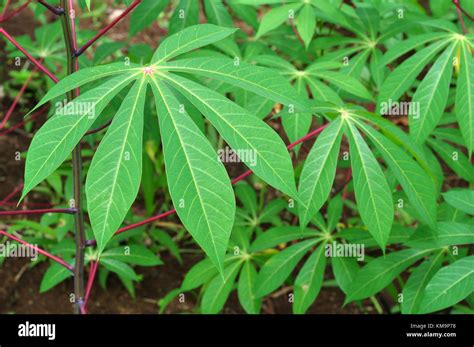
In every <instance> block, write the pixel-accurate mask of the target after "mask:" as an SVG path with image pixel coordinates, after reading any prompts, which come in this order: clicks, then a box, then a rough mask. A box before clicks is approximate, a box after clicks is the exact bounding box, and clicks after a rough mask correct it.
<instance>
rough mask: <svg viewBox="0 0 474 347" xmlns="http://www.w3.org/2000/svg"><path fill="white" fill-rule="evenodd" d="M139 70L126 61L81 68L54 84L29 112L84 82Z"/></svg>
mask: <svg viewBox="0 0 474 347" xmlns="http://www.w3.org/2000/svg"><path fill="white" fill-rule="evenodd" d="M138 70H139V69H138V68H137V65H135V64H131V65H129V66H128V65H125V64H124V63H115V64H108V65H101V66H94V67H89V68H86V69H83V70H79V71H77V72H75V73H73V74H72V75H68V76H66V77H64V78H63V79H62V80H60V81H59V82H58V83H56V84H55V85H53V87H52V88H51V89H50V90H48V92H47V93H46V95H45V96H43V97H42V98H41V100H40V102H38V104H37V105H36V106H35V107H34V108H33V109H32V110H31V111H30V112H28V114H30V113H31V112H33V111H35V110H36V109H38V108H39V107H41V106H43V105H44V104H46V103H47V102H48V101H51V100H53V99H55V98H57V97H60V96H61V95H65V94H66V93H67V92H69V91H71V90H73V89H75V88H78V87H80V86H82V85H84V84H87V83H90V82H94V81H97V80H98V79H101V78H105V77H110V76H114V75H120V74H122V75H123V76H125V74H126V73H133V72H134V71H137V72H138ZM122 78H123V77H122Z"/></svg>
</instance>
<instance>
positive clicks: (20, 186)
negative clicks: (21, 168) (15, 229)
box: [0, 183, 23, 206]
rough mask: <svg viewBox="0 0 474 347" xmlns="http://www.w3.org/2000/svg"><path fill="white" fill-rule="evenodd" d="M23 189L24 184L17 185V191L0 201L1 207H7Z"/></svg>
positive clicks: (14, 190)
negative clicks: (6, 204)
mask: <svg viewBox="0 0 474 347" xmlns="http://www.w3.org/2000/svg"><path fill="white" fill-rule="evenodd" d="M22 189H23V183H21V184H19V185H17V186H16V187H15V189H13V190H12V191H11V192H10V193H9V194H8V195H7V196H6V197H4V198H3V200H2V201H0V206H2V205H5V203H7V202H9V201H10V199H11V198H13V197H14V196H15V195H16V194H17V193H19V192H20V191H21V190H22Z"/></svg>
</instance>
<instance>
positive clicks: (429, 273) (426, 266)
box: [401, 251, 445, 314]
mask: <svg viewBox="0 0 474 347" xmlns="http://www.w3.org/2000/svg"><path fill="white" fill-rule="evenodd" d="M444 254H445V253H444V251H441V252H439V253H438V254H436V255H434V256H432V257H431V258H428V259H426V260H425V261H424V262H423V263H422V264H420V265H419V266H418V267H417V268H416V269H415V270H413V273H412V274H411V275H410V277H409V278H408V281H407V282H406V283H405V285H404V286H403V292H402V294H403V301H402V304H401V310H402V313H403V314H414V313H417V312H418V309H419V308H420V304H421V300H422V299H423V295H422V294H423V290H424V289H425V287H426V285H427V284H428V282H429V281H430V280H431V278H432V277H433V275H434V274H435V273H436V271H438V269H439V268H440V267H441V263H442V261H443V258H444Z"/></svg>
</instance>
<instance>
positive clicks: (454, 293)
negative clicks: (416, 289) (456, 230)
mask: <svg viewBox="0 0 474 347" xmlns="http://www.w3.org/2000/svg"><path fill="white" fill-rule="evenodd" d="M472 292H474V256H469V257H465V258H462V259H460V260H457V261H455V262H454V263H452V264H451V265H448V266H446V267H443V268H442V269H441V270H439V271H438V272H437V273H436V274H435V275H434V276H433V278H432V279H431V281H430V282H429V283H428V285H427V286H426V289H425V290H424V292H423V300H422V302H421V305H420V310H419V312H420V313H429V312H434V311H439V310H442V309H444V308H446V307H449V306H452V305H454V304H456V303H458V302H459V301H461V300H463V299H464V298H466V297H467V296H468V295H469V294H471V293H472Z"/></svg>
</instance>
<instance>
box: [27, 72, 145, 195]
mask: <svg viewBox="0 0 474 347" xmlns="http://www.w3.org/2000/svg"><path fill="white" fill-rule="evenodd" d="M135 78H136V74H132V75H130V76H128V77H126V78H124V77H123V76H117V77H114V78H112V79H111V80H110V81H107V82H105V83H104V84H102V85H100V86H98V87H96V88H94V89H92V90H90V91H88V92H86V93H84V94H82V95H80V96H79V97H78V98H77V99H75V100H73V101H72V102H70V103H68V104H67V105H66V106H65V107H64V108H63V109H62V110H63V111H64V113H67V114H59V110H57V112H56V114H55V115H54V116H53V117H52V118H50V119H48V121H47V122H46V123H45V124H44V125H43V126H42V127H41V129H40V130H38V132H37V133H36V135H35V137H34V138H33V140H32V141H31V144H30V148H29V151H28V155H27V157H26V164H25V186H24V188H23V194H22V197H21V199H23V198H24V197H25V196H26V194H28V192H29V191H31V189H33V188H34V187H35V186H36V185H37V184H38V183H40V182H41V181H43V180H44V179H45V178H47V177H48V176H49V175H51V174H52V173H53V172H54V171H55V170H56V169H57V168H58V167H59V166H60V165H61V163H62V162H63V161H64V160H66V158H67V157H68V156H69V154H70V153H71V152H72V150H73V148H74V147H75V146H76V144H77V143H78V142H79V141H80V140H81V138H82V136H83V135H84V134H85V132H86V131H87V130H89V128H90V127H91V125H92V124H93V123H94V122H95V120H96V119H97V117H98V116H99V115H100V113H101V112H102V111H103V110H104V108H105V107H106V106H107V104H108V103H109V102H110V101H111V100H112V99H113V98H114V96H115V95H117V94H118V93H119V92H120V91H121V90H122V89H123V88H124V87H125V86H126V85H127V84H129V83H130V82H131V81H132V80H133V79H135ZM69 107H70V110H69V109H68V108H69Z"/></svg>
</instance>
